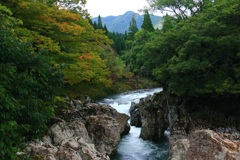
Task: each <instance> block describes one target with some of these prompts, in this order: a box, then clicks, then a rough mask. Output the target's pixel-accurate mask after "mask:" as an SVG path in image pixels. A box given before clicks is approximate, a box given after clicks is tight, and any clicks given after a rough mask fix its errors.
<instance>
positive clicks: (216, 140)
mask: <svg viewBox="0 0 240 160" xmlns="http://www.w3.org/2000/svg"><path fill="white" fill-rule="evenodd" d="M169 155H170V156H169V159H170V160H192V159H206V158H207V159H211V160H222V159H226V160H240V142H239V141H238V142H233V141H231V140H229V139H226V138H222V137H220V136H219V135H218V134H217V133H216V132H214V131H212V130H197V131H195V132H193V133H191V134H190V135H189V136H187V137H179V136H171V137H170V154H169Z"/></svg>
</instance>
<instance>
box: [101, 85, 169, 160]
mask: <svg viewBox="0 0 240 160" xmlns="http://www.w3.org/2000/svg"><path fill="white" fill-rule="evenodd" d="M161 90H162V89H161V88H155V89H141V90H135V91H130V92H125V93H121V94H118V95H114V96H110V97H107V98H105V99H103V100H102V101H100V103H105V104H109V105H111V106H112V107H113V108H115V109H116V110H117V111H118V112H120V113H125V114H127V115H129V109H130V106H131V103H132V102H135V103H138V102H139V100H140V99H141V98H143V97H146V96H148V95H153V94H154V93H156V92H160V91H161ZM140 131H141V128H137V127H134V126H131V129H130V132H129V134H127V135H125V136H123V137H122V139H121V141H120V143H119V144H118V147H117V153H116V154H114V155H113V156H112V157H111V160H167V159H168V141H167V138H166V137H165V138H163V139H162V140H160V142H158V143H154V142H151V141H145V140H142V139H141V138H140V137H139V136H140Z"/></svg>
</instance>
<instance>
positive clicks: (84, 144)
mask: <svg viewBox="0 0 240 160" xmlns="http://www.w3.org/2000/svg"><path fill="white" fill-rule="evenodd" d="M69 106H70V107H69V109H64V110H62V113H61V117H58V118H56V119H54V120H53V121H54V124H53V125H52V126H51V127H50V128H49V131H48V133H47V134H46V135H45V136H44V138H43V139H42V140H35V141H32V142H29V143H28V144H27V149H26V151H25V152H23V153H18V154H26V155H28V156H30V157H32V158H33V159H39V160H40V159H41V160H93V159H94V160H110V158H109V155H110V154H111V153H112V152H114V151H115V150H116V147H117V144H118V143H119V141H120V137H121V136H122V135H124V134H126V133H128V132H129V130H130V126H129V124H128V122H127V121H128V119H129V116H128V115H126V114H122V113H118V112H117V111H116V110H115V109H114V108H112V107H111V106H109V105H101V104H97V103H91V101H90V99H89V98H86V99H84V100H72V101H71V102H70V103H69Z"/></svg>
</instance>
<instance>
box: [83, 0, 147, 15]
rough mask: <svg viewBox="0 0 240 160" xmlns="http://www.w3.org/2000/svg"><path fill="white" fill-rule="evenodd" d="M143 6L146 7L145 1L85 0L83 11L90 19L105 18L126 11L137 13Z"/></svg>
mask: <svg viewBox="0 0 240 160" xmlns="http://www.w3.org/2000/svg"><path fill="white" fill-rule="evenodd" d="M144 6H148V3H147V1H146V0H87V4H86V5H85V9H88V12H89V13H90V16H92V17H98V15H100V16H101V17H106V16H118V15H122V14H124V13H125V12H127V11H134V12H136V13H139V12H138V10H139V9H143V8H144Z"/></svg>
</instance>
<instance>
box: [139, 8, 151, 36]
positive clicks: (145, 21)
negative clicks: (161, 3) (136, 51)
mask: <svg viewBox="0 0 240 160" xmlns="http://www.w3.org/2000/svg"><path fill="white" fill-rule="evenodd" d="M141 28H142V29H145V30H147V31H150V32H152V31H154V27H153V24H152V21H151V18H150V15H149V13H148V10H145V13H144V19H143V24H142V26H141Z"/></svg>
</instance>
